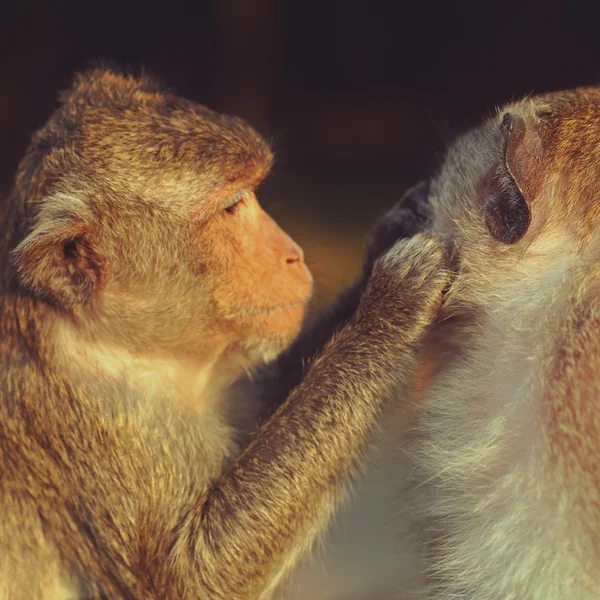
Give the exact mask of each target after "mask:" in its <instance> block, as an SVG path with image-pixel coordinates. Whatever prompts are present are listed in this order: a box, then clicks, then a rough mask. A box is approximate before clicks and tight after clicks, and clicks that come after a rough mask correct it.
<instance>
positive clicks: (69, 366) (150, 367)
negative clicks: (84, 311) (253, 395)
mask: <svg viewBox="0 0 600 600" xmlns="http://www.w3.org/2000/svg"><path fill="white" fill-rule="evenodd" d="M52 345H53V353H54V357H55V361H59V362H60V364H61V365H62V366H63V367H64V370H65V372H66V373H67V374H68V376H69V377H70V379H71V381H72V383H74V384H76V385H77V386H78V387H80V386H81V385H83V384H85V385H86V386H87V387H90V386H91V387H92V388H93V391H94V393H95V394H96V395H97V394H101V395H102V396H106V395H107V394H110V390H111V389H114V390H116V389H119V390H123V388H126V390H127V394H129V395H130V396H135V397H137V398H139V399H142V401H146V400H147V401H149V402H151V401H152V399H153V398H157V399H160V401H164V400H165V399H169V400H172V401H173V402H174V403H176V404H181V405H183V406H187V407H193V408H194V409H195V410H197V411H199V412H204V411H206V410H210V409H213V408H216V407H217V406H219V405H220V404H221V402H222V401H223V400H224V398H225V396H226V391H227V389H228V388H229V387H230V386H231V384H232V383H233V381H234V380H235V379H236V378H237V377H239V375H240V372H241V370H242V369H241V367H239V366H238V365H236V364H235V363H234V362H233V361H232V360H231V359H229V358H228V357H225V356H224V355H222V354H218V353H215V354H213V355H207V356H204V357H203V356H200V357H199V356H194V357H193V358H190V357H185V356H184V357H181V356H174V355H172V354H167V353H166V352H165V353H164V354H161V353H159V352H153V353H150V352H148V353H146V354H141V353H138V354H136V353H133V352H131V351H128V350H127V349H124V348H122V347H119V346H118V345H116V344H111V343H107V342H104V341H99V340H94V339H91V338H90V336H88V335H86V332H85V331H84V330H82V329H80V328H78V327H77V325H75V324H74V323H73V322H72V321H70V320H68V319H66V318H63V317H61V316H60V315H56V316H55V319H54V326H53V329H52Z"/></svg>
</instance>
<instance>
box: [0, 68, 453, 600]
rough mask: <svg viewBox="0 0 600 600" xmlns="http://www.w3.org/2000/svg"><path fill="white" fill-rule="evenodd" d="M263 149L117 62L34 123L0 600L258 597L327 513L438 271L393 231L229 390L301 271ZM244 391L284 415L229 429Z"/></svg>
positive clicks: (303, 283) (245, 132) (421, 324)
mask: <svg viewBox="0 0 600 600" xmlns="http://www.w3.org/2000/svg"><path fill="white" fill-rule="evenodd" d="M271 162H272V155H271V151H270V150H269V148H268V146H267V144H266V143H265V142H264V141H263V140H262V139H261V138H260V137H259V136H258V135H257V134H256V133H255V132H254V131H253V130H252V129H251V128H250V127H248V126H247V125H246V124H245V123H243V122H242V121H240V120H239V119H235V118H232V117H227V116H222V115H217V114H215V113H213V112H211V111H209V110H208V109H206V108H204V107H201V106H198V105H196V104H193V103H191V102H189V101H186V100H182V99H179V98H176V97H174V96H171V95H168V94H166V93H164V92H162V91H161V89H160V88H159V87H158V86H157V85H156V84H155V83H153V82H152V81H150V80H149V79H147V78H140V79H136V78H132V77H123V76H121V75H117V74H114V73H112V72H107V71H92V72H90V73H87V74H84V75H81V76H79V77H78V78H77V80H76V81H75V84H74V86H73V88H72V89H71V90H70V91H69V92H67V93H65V94H63V96H62V104H61V106H60V107H59V108H58V110H57V111H56V112H55V113H54V114H53V115H52V117H51V118H50V120H49V122H48V124H47V125H46V126H45V127H44V128H43V129H41V130H40V131H39V132H38V133H37V134H36V135H35V136H34V138H33V141H32V144H31V146H30V148H29V150H28V151H27V154H26V156H25V158H24V159H23V161H22V163H21V165H20V167H19V170H18V173H17V176H16V181H15V185H14V189H13V192H12V194H11V196H10V198H9V205H8V217H7V223H6V229H5V230H6V232H7V235H6V239H5V240H4V244H3V248H2V251H1V254H0V260H1V261H2V265H1V267H2V270H1V273H2V279H1V288H0V292H1V297H0V328H1V335H0V360H1V363H2V370H3V377H2V384H1V385H0V514H2V519H1V520H0V597H2V598H10V599H11V600H25V599H27V600H28V599H30V598H52V599H58V598H131V599H133V598H136V599H138V598H160V599H164V598H177V599H181V598H206V599H208V598H210V599H215V600H217V599H221V600H234V599H251V598H267V597H268V596H269V595H270V593H271V591H272V590H273V589H274V588H275V586H276V585H277V583H278V582H279V580H280V579H281V577H282V576H283V575H284V574H285V572H286V571H287V570H288V569H289V567H290V566H291V565H292V564H293V563H294V562H295V560H296V557H297V556H298V555H299V554H300V553H301V552H302V551H304V550H305V549H306V548H307V547H308V546H309V545H310V543H311V541H312V540H313V539H314V537H315V536H316V535H317V534H318V533H319V531H320V530H321V529H322V527H323V525H324V524H325V523H326V522H327V519H328V516H329V514H330V513H331V511H332V510H333V509H334V508H335V506H336V504H337V502H338V500H339V498H340V497H341V496H342V492H343V486H344V484H345V482H347V481H348V480H349V478H350V477H351V475H352V474H353V473H354V472H355V471H356V468H357V465H358V464H359V462H360V459H361V456H362V453H363V449H364V446H365V442H366V439H367V437H368V435H369V434H370V432H371V431H372V429H373V427H374V425H375V423H376V420H377V418H378V415H379V413H380V410H381V408H382V405H383V402H384V398H385V396H386V395H387V393H388V392H389V391H390V390H391V389H392V387H393V386H394V385H395V384H397V383H398V382H400V381H402V380H403V379H405V378H406V377H408V376H409V373H410V368H411V365H412V361H413V355H414V352H415V349H416V347H417V346H418V343H419V341H420V339H421V338H422V336H423V334H424V332H425V330H426V328H427V326H428V325H429V323H430V322H431V321H432V319H433V318H434V317H435V315H436V313H437V311H438V309H439V306H440V301H441V291H442V289H443V287H444V286H445V285H446V283H447V281H448V274H447V272H446V271H445V269H444V268H443V267H444V263H445V258H444V254H443V252H442V250H441V249H440V247H439V245H438V244H437V243H436V242H434V241H433V240H431V239H427V238H424V237H422V236H418V237H416V238H415V239H413V240H411V241H409V242H405V243H402V244H399V245H397V246H395V247H394V248H393V249H392V250H391V251H390V252H389V253H388V254H387V255H386V256H385V258H384V259H382V260H381V261H379V262H378V263H377V264H376V266H375V269H374V271H373V274H372V276H371V279H370V282H369V283H368V285H364V284H361V285H360V286H359V287H358V288H356V289H355V290H354V291H351V292H349V296H348V298H352V301H349V300H348V301H344V302H343V303H342V304H341V305H340V306H341V308H339V309H338V310H337V312H336V313H335V315H337V316H335V315H334V314H333V313H331V314H330V315H329V317H328V323H329V329H328V332H329V333H328V334H326V333H323V332H324V331H325V328H322V329H320V330H319V331H320V333H319V334H318V335H316V338H318V341H316V342H313V343H312V345H311V348H312V350H310V352H308V353H307V354H304V350H303V349H302V348H305V346H302V345H298V344H299V343H297V344H296V345H295V346H294V349H293V351H291V352H290V353H288V354H286V355H284V357H283V358H282V359H281V360H280V361H279V362H278V363H276V364H275V365H274V367H273V369H272V371H271V372H273V373H275V374H276V375H275V379H274V380H269V378H268V377H265V378H264V380H262V381H264V382H269V381H270V384H269V385H270V387H269V388H268V389H267V390H261V389H258V388H257V386H255V389H249V388H248V386H236V387H235V388H234V391H235V392H237V395H235V394H227V393H226V392H228V391H229V386H230V384H231V383H232V381H233V380H234V379H235V378H236V377H238V376H239V374H240V372H241V371H242V370H243V369H244V368H248V367H250V366H252V365H254V364H255V363H256V362H257V361H259V360H261V359H265V358H268V357H271V356H274V355H275V354H276V353H277V352H278V351H279V350H281V349H282V348H284V347H285V346H286V345H287V344H289V342H290V341H291V339H292V338H293V337H294V336H295V335H296V334H297V332H298V329H299V327H300V323H301V320H302V316H303V313H304V307H305V304H306V302H307V299H308V296H309V293H310V288H311V280H310V276H309V273H308V271H307V269H306V267H305V265H304V261H303V257H302V253H301V250H300V249H299V248H298V247H297V246H296V245H295V244H294V243H293V242H292V241H291V240H290V239H289V238H288V237H287V236H286V235H285V234H284V233H283V232H282V231H281V230H280V229H279V228H278V227H277V226H276V224H275V223H274V222H273V221H272V220H271V219H270V218H269V217H268V216H267V215H266V213H264V211H262V209H261V208H260V206H259V205H258V202H257V200H256V197H255V195H254V189H255V187H256V185H257V184H258V183H259V182H260V181H261V180H262V179H263V178H264V176H265V175H266V174H267V172H268V170H269V168H270V165H271ZM236 202H238V203H236ZM369 270H370V267H369ZM363 288H365V292H364V294H363V298H362V301H361V304H360V306H359V308H358V311H357V312H356V314H354V309H355V307H356V305H357V304H358V301H359V298H360V295H361V294H360V292H361V290H362V289H363ZM323 323H325V321H323V322H322V324H323ZM336 328H339V331H338V332H337V333H336V334H335V335H334V336H333V339H331V340H330V341H329V342H328V343H327V339H328V338H329V337H331V332H332V330H333V329H336ZM315 353H316V357H315V358H314V359H313V360H312V361H311V362H310V364H309V365H304V367H303V368H301V366H300V365H302V360H301V359H302V358H303V357H304V356H308V357H309V358H310V357H313V356H314V355H315ZM290 357H292V358H293V360H292V358H290ZM398 364H399V365H401V368H400V370H399V371H394V370H393V369H392V367H393V366H394V365H398ZM286 365H288V367H289V370H290V372H293V375H292V376H291V377H286V373H287V370H286V368H285V367H286ZM282 379H283V380H285V381H286V382H287V383H286V384H281V383H280V382H281V381H282ZM278 382H279V383H278ZM290 382H292V383H290ZM251 387H252V386H250V388H251ZM291 388H294V389H293V391H292V392H291V394H290V395H289V397H288V398H287V400H286V399H285V398H286V396H287V392H288V391H289V390H290V389H291ZM275 389H276V390H277V394H278V397H277V398H274V397H273V394H272V393H271V392H272V390H275ZM242 392H243V393H242ZM228 395H229V396H230V397H229V398H227V397H226V396H228ZM257 397H262V398H263V399H265V398H266V399H268V400H269V402H270V404H269V406H268V407H267V410H266V411H265V412H266V413H267V414H268V413H269V412H272V411H273V410H275V409H276V408H277V406H278V409H277V410H276V411H275V413H274V414H272V415H271V416H270V417H269V418H267V419H266V421H265V422H264V424H263V425H262V427H260V429H259V430H258V432H256V435H254V436H252V435H251V432H252V431H253V430H252V428H253V427H256V425H252V424H251V425H250V426H249V427H250V428H251V429H250V430H247V431H246V432H244V431H237V430H235V428H234V423H235V421H236V419H235V417H236V416H237V415H238V414H239V413H243V412H244V411H246V410H249V408H250V407H249V406H248V404H249V403H251V402H252V401H253V399H255V398H257ZM226 400H227V402H226ZM246 425H247V426H248V424H246ZM244 433H246V434H248V435H247V437H246V439H248V437H249V438H252V441H251V442H250V443H249V444H248V445H247V446H245V447H239V446H238V445H237V440H241V439H244V435H243V434H244ZM240 434H241V435H240Z"/></svg>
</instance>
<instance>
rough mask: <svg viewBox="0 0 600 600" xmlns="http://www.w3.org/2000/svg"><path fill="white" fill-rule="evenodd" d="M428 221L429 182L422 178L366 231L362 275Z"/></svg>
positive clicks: (429, 209) (429, 210)
mask: <svg viewBox="0 0 600 600" xmlns="http://www.w3.org/2000/svg"><path fill="white" fill-rule="evenodd" d="M430 223H431V207H430V205H429V183H428V182H426V181H421V182H420V183H418V184H417V185H415V186H413V187H412V188H410V189H409V190H408V191H407V192H406V193H405V194H404V195H403V196H402V198H401V199H400V200H399V201H398V202H397V203H396V204H395V205H394V206H393V207H392V208H391V210H389V211H388V212H387V213H386V214H385V215H384V216H383V217H382V218H381V219H380V221H379V222H378V223H377V225H375V227H374V229H373V231H372V232H371V233H370V234H369V237H368V239H367V252H366V257H365V266H364V273H365V275H366V276H367V277H368V276H369V274H370V273H371V270H372V268H373V265H374V263H375V261H376V260H377V259H378V258H379V257H380V256H382V255H383V254H385V253H386V252H387V251H388V250H389V249H390V248H391V247H392V246H393V245H394V244H395V243H396V242H397V241H398V240H402V239H405V238H407V237H412V236H413V235H415V234H417V233H419V232H421V231H423V230H425V229H426V228H427V227H428V226H429V224H430Z"/></svg>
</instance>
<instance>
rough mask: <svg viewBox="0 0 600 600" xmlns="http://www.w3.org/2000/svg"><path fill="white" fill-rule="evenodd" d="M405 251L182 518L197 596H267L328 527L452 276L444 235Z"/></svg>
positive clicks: (181, 566)
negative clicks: (444, 250) (241, 451)
mask: <svg viewBox="0 0 600 600" xmlns="http://www.w3.org/2000/svg"><path fill="white" fill-rule="evenodd" d="M401 248H404V250H407V249H408V250H410V251H411V252H412V253H413V254H412V257H411V256H410V255H408V256H407V254H406V252H400V253H398V254H395V255H394V256H393V258H390V255H388V256H386V257H385V259H384V260H383V261H380V263H379V264H378V265H377V266H376V268H375V270H374V273H373V277H372V278H371V282H370V284H369V286H368V287H367V289H366V291H365V294H364V297H363V300H362V301H361V305H360V307H359V309H358V311H357V314H356V318H355V319H354V320H353V322H352V323H350V324H348V325H347V326H346V327H345V328H344V329H342V330H341V331H340V332H339V333H338V334H337V335H336V336H334V338H333V339H332V340H331V341H330V342H329V343H328V344H327V345H326V346H325V348H324V350H323V352H322V353H321V354H320V356H319V357H318V358H317V359H316V360H315V361H314V362H313V364H312V365H311V367H310V369H309V371H308V374H307V375H306V377H305V378H304V379H303V381H302V382H301V383H300V384H299V385H298V386H297V387H296V388H295V389H294V391H293V392H292V393H291V395H290V396H289V398H288V399H287V401H286V402H285V403H284V404H282V405H281V406H280V407H279V409H278V410H277V411H276V412H275V414H274V415H273V417H272V418H271V419H270V420H268V421H267V422H266V423H265V424H264V425H263V427H262V429H261V430H260V431H259V433H258V435H257V436H256V438H255V440H254V441H253V442H252V444H251V445H250V446H249V447H248V448H247V450H246V451H245V453H244V454H243V455H242V456H241V458H240V459H239V460H238V462H237V463H235V464H234V465H233V466H232V468H231V469H230V471H229V472H228V473H227V474H226V475H224V476H223V477H222V478H221V479H219V480H218V481H217V482H216V483H215V484H214V485H213V486H212V487H211V488H210V489H209V490H208V491H207V492H206V493H205V495H204V496H203V497H201V498H199V499H198V502H197V504H196V505H195V506H193V507H190V509H189V511H188V513H187V514H186V515H185V517H184V519H183V521H182V523H181V526H180V528H179V535H178V538H177V540H176V542H175V544H174V546H173V553H172V558H171V564H172V568H173V569H174V574H175V576H176V578H177V579H178V580H179V581H182V582H184V581H187V582H189V581H190V580H195V581H196V582H197V585H198V590H197V594H198V596H199V597H202V598H210V599H213V598H214V599H221V598H222V599H225V598H227V599H228V600H236V599H240V600H241V599H245V600H249V599H252V598H266V597H268V593H269V592H270V591H271V590H272V589H273V588H274V587H275V586H276V584H277V583H278V581H279V579H280V578H281V576H282V574H283V573H284V572H285V570H286V569H287V568H289V567H290V566H291V565H292V564H293V562H294V561H295V559H296V557H297V556H298V555H299V553H300V552H301V551H302V550H303V549H304V548H305V547H306V546H308V545H310V543H311V542H312V540H313V539H314V537H315V535H317V534H318V532H319V530H320V529H321V528H322V526H323V525H324V524H325V522H326V520H327V517H328V516H329V513H330V512H331V510H332V508H333V507H334V506H335V504H336V500H337V499H338V498H339V496H340V495H341V493H342V491H343V482H344V481H345V480H347V478H348V477H349V476H351V475H352V473H353V470H354V468H355V466H356V464H357V462H358V461H359V460H360V458H361V454H362V452H363V449H364V446H365V441H366V439H367V437H368V435H369V433H370V432H371V430H372V429H373V427H374V426H375V423H376V420H377V417H378V415H379V413H380V411H381V408H382V406H383V403H384V399H385V398H386V397H387V396H388V395H389V394H390V392H391V391H392V389H393V387H394V386H395V385H397V384H398V383H399V382H402V381H404V380H405V379H406V378H407V377H408V376H409V374H410V372H411V369H412V366H413V357H414V352H415V350H416V347H417V345H418V343H419V340H420V338H421V337H422V335H423V334H424V332H425V330H426V328H427V326H428V325H429V324H430V323H431V321H432V320H433V318H435V315H436V314H437V311H438V309H439V304H440V301H441V292H442V290H443V288H444V286H445V285H446V283H447V282H448V275H447V273H446V272H445V271H444V270H443V269H442V268H440V267H441V266H442V263H443V260H444V259H443V253H442V251H441V250H440V249H439V247H437V245H436V243H435V242H433V241H432V240H429V241H428V242H426V243H425V244H423V240H422V238H421V240H420V245H419V239H418V238H415V240H411V241H410V242H407V243H406V244H404V245H403V246H401ZM380 265H381V266H380ZM392 265H393V267H392ZM391 267H392V268H393V270H394V271H395V273H391V274H390V273H388V274H387V275H386V273H385V270H386V269H389V268H391ZM390 275H391V276H390Z"/></svg>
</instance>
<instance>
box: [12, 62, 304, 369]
mask: <svg viewBox="0 0 600 600" xmlns="http://www.w3.org/2000/svg"><path fill="white" fill-rule="evenodd" d="M272 161H273V156H272V153H271V150H270V148H269V146H268V145H267V143H266V142H265V141H264V140H263V139H262V138H261V137H260V136H259V135H258V134H257V133H256V132H255V131H254V130H253V129H252V128H251V127H249V126H248V125H247V124H246V123H245V122H243V121H242V120H241V119H238V118H235V117H229V116H225V115H219V114H217V113H214V112H213V111H211V110H209V109H207V108H205V107H203V106H200V105H198V104H195V103H193V102H190V101H187V100H184V99H181V98H178V97H175V96H173V95H170V94H169V93H166V92H164V91H163V90H162V89H161V88H160V86H158V85H157V84H156V83H155V82H154V81H152V80H151V79H149V78H147V77H141V78H133V77H125V76H122V75H120V74H116V73H114V72H112V71H107V70H92V71H90V72H87V73H84V74H82V75H79V76H78V77H77V78H76V80H75V83H74V85H73V87H72V88H71V89H70V90H69V91H67V92H66V93H64V94H62V96H61V105H60V107H59V108H58V110H56V112H55V113H54V114H53V115H52V116H51V118H50V120H49V121H48V123H47V124H46V125H45V126H44V127H43V128H42V129H41V130H40V131H38V132H37V133H36V134H35V136H34V137H33V140H32V143H31V145H30V147H29V149H28V151H27V153H26V156H25V158H24V159H23V161H22V163H21V165H20V167H19V170H18V173H17V177H16V183H15V187H14V190H13V195H12V198H11V203H10V205H9V211H10V213H9V223H10V226H9V233H8V235H9V237H10V240H9V249H10V250H12V258H13V266H16V269H14V277H13V278H12V281H13V283H12V285H13V286H14V287H15V289H16V290H17V291H18V292H19V293H28V294H31V295H33V296H34V297H36V298H38V299H39V300H40V301H42V302H46V303H49V304H51V305H53V306H54V307H55V308H56V310H57V312H58V313H59V314H62V316H63V317H64V318H65V319H66V320H67V321H69V322H70V323H71V324H72V325H73V326H74V327H77V328H79V329H81V331H82V332H83V333H85V334H86V335H89V336H92V337H94V338H95V339H98V340H100V341H102V342H104V343H118V344H120V345H122V346H124V347H125V348H126V349H127V350H128V351H131V352H135V353H140V352H141V353H165V352H167V353H173V354H174V355H178V354H181V355H182V356H188V357H189V356H191V357H194V356H211V355H227V354H228V353H237V354H239V353H242V354H245V355H247V356H249V357H252V358H253V359H255V358H258V357H259V356H262V355H263V354H269V353H271V352H273V351H276V350H279V349H280V348H281V347H282V346H285V345H286V344H287V343H289V341H290V340H291V339H292V338H293V337H294V336H295V334H296V333H297V331H298V329H299V327H300V325H301V321H302V318H303V315H304V311H305V306H306V303H307V301H308V298H309V296H310V293H311V289H312V279H311V276H310V273H309V271H308V269H307V267H306V266H305V263H304V259H303V254H302V250H301V249H300V248H299V247H298V246H297V245H296V244H295V243H294V242H293V241H292V240H291V239H290V238H289V237H288V236H287V235H286V234H285V233H284V232H283V231H282V230H281V229H280V228H279V227H278V226H277V224H276V223H275V222H274V221H273V220H272V219H271V218H270V217H269V216H268V215H267V213H266V212H265V211H264V210H263V209H262V208H261V206H260V205H259V203H258V201H257V198H256V195H255V190H256V188H257V186H258V185H259V184H260V183H261V181H262V180H263V179H264V178H265V177H266V175H267V174H268V172H269V170H270V168H271V164H272Z"/></svg>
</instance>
